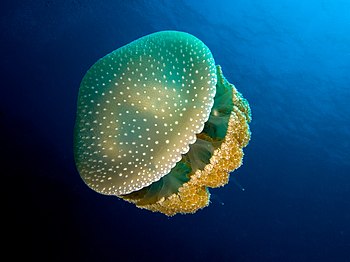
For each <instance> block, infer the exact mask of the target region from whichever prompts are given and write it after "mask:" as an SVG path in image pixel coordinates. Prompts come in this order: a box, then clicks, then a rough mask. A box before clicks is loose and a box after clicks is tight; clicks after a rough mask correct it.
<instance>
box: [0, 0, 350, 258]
mask: <svg viewBox="0 0 350 262" xmlns="http://www.w3.org/2000/svg"><path fill="white" fill-rule="evenodd" d="M0 5H1V6H0V14H1V17H0V19H1V20H0V37H1V38H0V40H1V43H0V45H1V48H0V54H1V63H0V72H1V82H0V85H1V93H0V102H1V104H0V130H1V131H0V132H1V136H0V139H1V140H0V142H1V144H0V147H1V152H2V157H1V158H2V160H1V163H2V164H1V177H2V179H1V188H2V189H1V191H2V194H3V195H4V198H3V201H2V203H3V205H2V209H1V211H2V219H3V221H4V222H3V223H2V227H3V232H2V238H3V239H5V240H6V242H7V246H8V247H6V246H5V249H7V250H9V247H14V248H15V250H17V251H16V252H14V253H13V252H12V251H11V252H10V251H9V254H10V255H11V257H12V258H15V257H16V256H18V255H24V256H25V257H27V258H35V259H36V260H37V261H38V260H43V261H73V260H74V261H79V260H80V261H139V260H141V259H142V260H143V261H149V260H152V261H180V259H182V260H181V261H238V262H239V261H337V262H338V261H350V106H349V103H350V2H349V1H347V0H333V1H331V0H329V1H326V0H305V1H292V0H282V1H277V0H276V1H273V0H265V1H264V0H262V1H260V0H238V1H237V0H235V1H228V0H227V1H209V0H201V1H194V0H192V1H184V0H178V1H170V0H169V1H137V0H130V1H107V0H106V1H98V0H87V1H82V0H81V1H79V0H75V1H68V0H67V1H49V0H48V1H42V0H40V1H32V2H31V1H9V3H6V2H4V1H2V2H1V4H0ZM166 29H171V30H181V31H186V32H189V33H192V34H194V35H195V36H197V37H198V38H199V39H201V40H202V41H203V42H205V43H206V44H207V45H208V46H209V48H210V49H211V51H212V53H213V55H214V58H215V59H216V63H217V64H220V65H222V67H223V70H224V73H225V75H226V77H227V78H228V79H229V80H230V81H231V82H232V83H234V84H235V85H236V87H237V88H238V89H239V91H241V92H242V93H243V95H244V96H245V97H246V98H247V99H248V101H249V102H250V106H251V109H252V113H253V121H252V124H251V130H252V139H251V143H250V144H249V146H248V147H247V148H246V150H245V158H244V165H243V166H242V167H241V168H240V169H239V170H237V171H236V172H234V173H233V176H234V177H235V181H236V182H235V181H233V180H232V181H231V183H230V184H228V185H227V186H226V187H224V188H221V189H215V190H212V191H211V192H212V194H213V198H212V203H211V205H210V206H209V207H207V208H205V209H203V210H201V211H199V212H198V213H196V214H194V215H177V216H175V217H172V218H168V217H166V216H164V215H162V214H158V213H151V212H149V211H146V210H141V209H138V208H136V207H134V206H133V205H131V204H128V203H126V202H124V201H121V200H118V199H117V198H115V197H107V196H103V195H100V194H97V193H95V192H93V191H92V190H90V189H89V188H88V187H87V186H86V185H85V184H84V183H83V182H82V180H81V179H80V177H79V174H78V173H77V171H76V169H75V165H74V160H73V153H72V149H73V143H72V140H73V139H72V132H73V126H74V120H75V109H76V99H77V94H78V88H79V84H80V80H81V79H82V77H83V75H84V74H85V72H86V71H87V70H88V68H89V67H90V66H91V65H92V64H93V63H94V62H95V61H96V60H97V59H99V58H100V57H102V56H104V55H105V54H107V53H109V52H111V51H112V50H114V49H116V48H118V47H121V46H123V45H124V44H127V43H129V42H130V41H132V40H135V39H137V38H139V37H141V36H143V35H146V34H149V33H152V32H156V31H160V30H166ZM239 184H240V185H242V186H243V187H244V188H245V189H246V190H245V191H242V190H241V189H240V186H239Z"/></svg>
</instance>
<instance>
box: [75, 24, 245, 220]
mask: <svg viewBox="0 0 350 262" xmlns="http://www.w3.org/2000/svg"><path fill="white" fill-rule="evenodd" d="M250 120H251V116H250V109H249V105H248V103H247V101H246V100H245V99H244V98H243V97H242V95H241V94H240V93H239V92H238V91H237V90H236V89H235V87H234V86H233V85H232V84H230V83H229V82H228V81H227V80H226V79H225V77H224V76H223V74H222V70H221V68H220V66H216V65H215V62H214V58H213V56H212V54H211V52H210V50H209V48H208V47H207V46H206V45H205V44H204V43H203V42H202V41H200V40H199V39H198V38H196V37H194V36H192V35H190V34H187V33H184V32H177V31H162V32H157V33H154V34H150V35H147V36H144V37H142V38H140V39H138V40H135V41H133V42H131V43H130V44H128V45H125V46H123V47H121V48H119V49H117V50H115V51H113V52H112V53H110V54H108V55H106V56H105V57H103V58H101V59H100V60H98V61H97V62H96V63H95V64H94V65H93V66H92V67H91V68H90V69H89V70H88V72H87V73H86V75H85V76H84V78H83V80H82V82H81V85H80V89H79V96H78V108H77V117H76V124H75V134H74V154H75V161H76V166H77V169H78V171H79V173H80V175H81V177H82V179H83V180H84V182H85V183H86V184H87V185H88V186H89V187H90V188H92V189H93V190H95V191H97V192H99V193H102V194H106V195H116V196H118V197H120V198H123V199H125V200H127V201H129V202H132V203H135V204H136V205H137V206H138V207H141V208H146V209H149V210H152V211H159V212H162V213H164V214H166V215H174V214H176V213H193V212H195V211H197V210H198V209H200V208H203V207H205V206H207V205H208V203H209V197H210V194H209V192H208V189H207V188H208V187H218V186H222V185H224V184H226V183H227V182H228V178H229V172H230V171H232V170H234V169H236V168H237V167H239V166H240V165H241V162H242V157H243V151H242V148H243V147H245V146H246V145H247V144H248V141H249V139H250V131H249V126H248V123H249V122H250Z"/></svg>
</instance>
